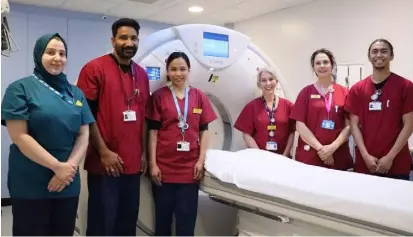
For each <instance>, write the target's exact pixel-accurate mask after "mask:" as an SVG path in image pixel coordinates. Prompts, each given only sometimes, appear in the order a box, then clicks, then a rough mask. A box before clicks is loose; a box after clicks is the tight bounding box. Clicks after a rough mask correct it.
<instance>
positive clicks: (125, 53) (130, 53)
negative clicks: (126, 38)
mask: <svg viewBox="0 0 413 237" xmlns="http://www.w3.org/2000/svg"><path fill="white" fill-rule="evenodd" d="M115 51H116V54H117V55H118V56H119V57H120V58H122V59H132V58H133V57H134V56H135V54H136V52H137V51H138V48H137V47H136V46H128V47H116V48H115Z"/></svg>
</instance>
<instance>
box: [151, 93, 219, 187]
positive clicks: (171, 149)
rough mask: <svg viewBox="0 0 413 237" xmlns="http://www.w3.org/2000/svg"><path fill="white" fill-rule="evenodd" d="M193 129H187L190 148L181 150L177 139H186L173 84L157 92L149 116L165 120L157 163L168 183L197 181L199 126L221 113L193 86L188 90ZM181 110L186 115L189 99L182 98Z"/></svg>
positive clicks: (161, 129) (180, 102) (158, 148)
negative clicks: (173, 92)
mask: <svg viewBox="0 0 413 237" xmlns="http://www.w3.org/2000/svg"><path fill="white" fill-rule="evenodd" d="M188 96H189V100H188V117H187V123H188V125H189V128H188V129H187V130H186V131H185V141H186V142H189V143H190V151H177V142H180V141H182V134H181V129H180V128H179V127H178V112H177V111H176V106H175V102H174V98H173V94H172V92H171V90H170V88H169V87H167V86H165V87H162V88H160V89H158V90H157V91H155V92H154V93H153V94H152V96H151V99H150V102H149V103H148V112H147V118H148V119H150V120H154V121H158V122H161V128H160V129H159V130H158V140H157V147H156V164H157V165H158V167H159V169H160V170H161V175H162V181H163V182H165V183H195V182H198V181H197V180H194V179H193V177H194V167H195V164H196V162H197V161H198V158H199V155H200V144H199V132H200V131H199V126H200V125H205V124H209V123H210V122H212V121H214V120H215V119H216V118H217V116H216V114H215V112H214V110H213V108H212V106H211V104H210V102H209V100H208V98H207V97H206V96H205V94H204V93H203V92H202V91H201V90H199V89H197V88H193V87H190V90H189V92H188ZM177 100H178V104H179V107H180V109H181V113H182V114H184V108H185V98H183V99H179V98H177Z"/></svg>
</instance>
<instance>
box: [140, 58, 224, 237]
mask: <svg viewBox="0 0 413 237" xmlns="http://www.w3.org/2000/svg"><path fill="white" fill-rule="evenodd" d="M190 68H191V64H190V61H189V59H188V56H187V55H186V54H185V53H182V52H174V53H172V54H171V55H170V56H169V57H168V59H167V61H166V70H167V75H168V76H167V80H168V81H170V82H171V85H170V86H165V87H162V88H160V89H159V90H157V91H155V92H154V93H153V94H152V96H151V99H150V102H149V103H148V113H147V118H148V128H149V159H150V161H149V164H150V174H151V177H152V180H153V185H152V189H153V194H154V201H155V235H156V236H171V235H172V216H173V214H175V219H176V235H177V236H194V229H195V223H196V216H197V208H198V191H199V180H200V179H201V177H202V173H203V170H204V161H205V155H206V150H207V148H208V140H209V139H208V124H209V123H211V122H212V121H214V120H215V119H216V118H217V116H216V114H215V112H214V110H213V109H212V106H211V104H210V102H209V100H208V98H207V97H206V96H205V94H204V93H203V92H202V91H201V90H199V89H197V88H194V87H190V86H188V85H187V80H188V75H189V70H190Z"/></svg>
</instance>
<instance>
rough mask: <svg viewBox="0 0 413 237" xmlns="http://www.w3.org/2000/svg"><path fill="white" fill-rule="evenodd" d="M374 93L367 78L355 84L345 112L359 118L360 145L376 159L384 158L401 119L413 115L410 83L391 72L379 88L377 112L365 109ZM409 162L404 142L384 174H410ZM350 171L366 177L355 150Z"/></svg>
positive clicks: (362, 161) (368, 172)
mask: <svg viewBox="0 0 413 237" xmlns="http://www.w3.org/2000/svg"><path fill="white" fill-rule="evenodd" d="M375 91H376V89H375V87H374V83H373V82H372V81H371V77H370V76H369V77H367V78H366V79H364V80H362V81H360V82H358V83H357V84H355V85H354V86H352V88H351V90H350V93H349V95H348V97H347V100H346V106H345V109H346V110H347V111H348V112H349V113H351V114H354V115H357V116H358V117H359V119H360V122H359V124H360V130H361V134H362V136H363V140H364V145H365V146H366V149H367V151H368V152H369V154H370V155H372V156H374V157H376V158H377V159H380V158H382V157H383V156H385V155H387V154H388V153H389V151H390V150H391V148H392V147H393V145H394V144H395V142H396V139H397V137H398V136H399V133H400V132H401V130H402V128H403V120H402V116H403V115H404V114H407V113H410V112H413V83H412V82H411V81H409V80H407V79H404V78H403V77H401V76H399V75H397V74H394V73H392V74H391V76H390V77H389V78H388V79H387V82H386V83H385V84H384V86H383V88H381V91H382V93H381V95H380V96H379V99H378V100H377V101H380V102H381V103H382V110H381V111H370V110H369V103H370V102H371V101H372V99H371V96H372V95H373V94H374V93H375ZM411 163H412V158H411V156H410V152H409V147H408V144H407V143H406V144H405V146H404V147H403V148H402V150H401V151H400V153H399V154H398V155H397V156H396V157H395V158H394V160H393V165H392V167H391V169H390V170H389V172H388V174H390V175H407V174H409V173H410V168H411ZM354 170H355V171H356V172H359V173H365V174H370V171H369V170H368V168H367V166H366V163H365V162H364V160H363V157H362V156H361V154H360V151H359V150H358V149H357V147H356V162H355V167H354Z"/></svg>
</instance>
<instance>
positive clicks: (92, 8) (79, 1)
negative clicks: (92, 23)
mask: <svg viewBox="0 0 413 237" xmlns="http://www.w3.org/2000/svg"><path fill="white" fill-rule="evenodd" d="M118 4H119V3H116V2H113V1H107V0H104V1H102V0H87V1H85V0H68V1H66V2H65V3H64V4H63V5H62V6H61V7H62V8H64V9H67V10H72V11H81V12H90V13H102V12H107V11H108V10H110V9H112V8H113V7H115V6H117V5H118Z"/></svg>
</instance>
